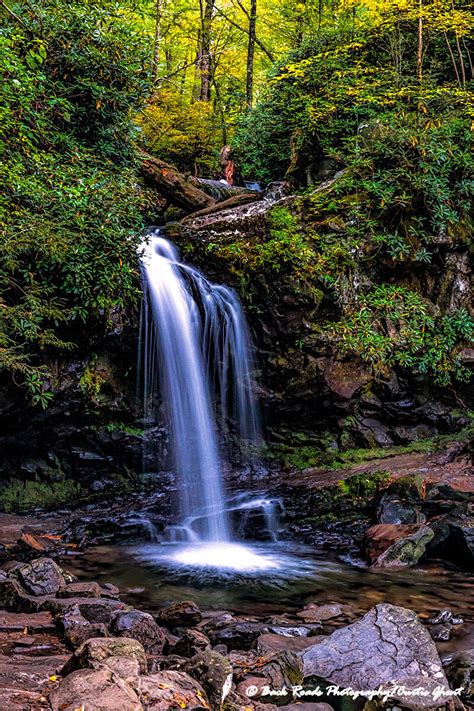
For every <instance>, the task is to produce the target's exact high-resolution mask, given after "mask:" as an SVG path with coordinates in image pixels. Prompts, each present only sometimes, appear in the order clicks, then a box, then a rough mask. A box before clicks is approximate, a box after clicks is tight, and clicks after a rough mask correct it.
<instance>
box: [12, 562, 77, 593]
mask: <svg viewBox="0 0 474 711" xmlns="http://www.w3.org/2000/svg"><path fill="white" fill-rule="evenodd" d="M16 573H17V575H18V578H19V580H20V582H21V584H22V585H23V587H24V588H25V590H27V592H29V593H31V595H35V596H40V595H55V594H56V593H57V592H58V590H59V589H60V588H61V587H64V585H65V580H64V577H63V575H62V572H61V568H60V567H59V566H58V565H57V564H56V563H55V562H54V560H51V558H37V559H36V560H32V561H31V563H26V564H25V565H22V566H21V567H20V568H18V569H17V570H16Z"/></svg>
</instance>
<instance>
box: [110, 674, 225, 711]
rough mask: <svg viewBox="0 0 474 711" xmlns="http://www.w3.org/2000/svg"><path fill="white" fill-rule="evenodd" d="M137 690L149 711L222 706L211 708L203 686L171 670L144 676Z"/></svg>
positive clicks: (191, 710)
mask: <svg viewBox="0 0 474 711" xmlns="http://www.w3.org/2000/svg"><path fill="white" fill-rule="evenodd" d="M137 689H138V693H139V694H140V698H141V700H142V703H143V704H144V707H145V708H146V709H147V711H168V710H170V711H171V709H186V711H211V710H212V711H218V710H219V709H220V705H219V706H211V705H210V704H209V701H208V699H207V696H206V693H205V691H204V689H203V687H202V686H201V684H200V683H199V682H198V681H196V679H192V678H191V677H190V676H189V675H188V674H185V673H183V672H176V671H171V670H169V671H162V672H158V673H157V674H152V675H150V676H142V677H140V679H139V680H138V684H137ZM122 711H123V710H122ZM127 711H128V709H127Z"/></svg>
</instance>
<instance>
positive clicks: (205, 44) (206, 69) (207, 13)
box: [199, 0, 214, 101]
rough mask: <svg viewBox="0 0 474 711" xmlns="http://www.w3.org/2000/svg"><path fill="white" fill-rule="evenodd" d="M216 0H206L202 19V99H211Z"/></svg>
mask: <svg viewBox="0 0 474 711" xmlns="http://www.w3.org/2000/svg"><path fill="white" fill-rule="evenodd" d="M213 12H214V0H205V5H204V12H203V15H202V20H201V93H200V97H199V98H200V100H201V101H210V98H211V79H212V56H211V33H212V15H213Z"/></svg>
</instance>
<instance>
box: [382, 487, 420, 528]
mask: <svg viewBox="0 0 474 711" xmlns="http://www.w3.org/2000/svg"><path fill="white" fill-rule="evenodd" d="M377 517H378V520H379V521H380V523H397V524H399V523H424V522H425V520H426V516H424V515H423V514H422V513H420V511H419V510H418V508H417V507H416V506H415V505H414V504H410V503H408V502H406V501H402V499H401V498H400V497H399V496H398V495H397V494H388V493H385V494H383V496H382V498H381V500H380V504H379V508H378V512H377Z"/></svg>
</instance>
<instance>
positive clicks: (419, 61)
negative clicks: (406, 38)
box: [416, 0, 423, 84]
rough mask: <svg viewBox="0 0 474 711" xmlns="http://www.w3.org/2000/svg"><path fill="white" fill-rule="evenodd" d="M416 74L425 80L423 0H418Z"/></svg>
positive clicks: (419, 78)
mask: <svg viewBox="0 0 474 711" xmlns="http://www.w3.org/2000/svg"><path fill="white" fill-rule="evenodd" d="M416 74H417V77H418V81H419V82H420V84H421V83H422V82H423V0H418V49H417V52H416Z"/></svg>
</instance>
